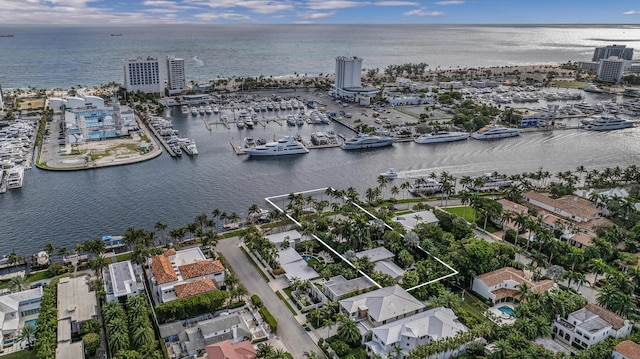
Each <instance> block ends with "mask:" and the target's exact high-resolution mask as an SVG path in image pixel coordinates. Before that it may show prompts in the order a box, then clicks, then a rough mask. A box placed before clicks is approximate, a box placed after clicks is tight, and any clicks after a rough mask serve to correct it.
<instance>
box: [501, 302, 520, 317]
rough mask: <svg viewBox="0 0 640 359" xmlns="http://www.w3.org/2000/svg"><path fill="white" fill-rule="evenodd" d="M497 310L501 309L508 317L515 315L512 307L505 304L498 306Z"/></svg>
mask: <svg viewBox="0 0 640 359" xmlns="http://www.w3.org/2000/svg"><path fill="white" fill-rule="evenodd" d="M498 310H499V311H501V312H502V313H504V314H506V315H508V316H510V317H515V316H516V313H515V312H514V311H513V309H512V308H511V307H508V306H506V305H504V306H502V307H500V308H498Z"/></svg>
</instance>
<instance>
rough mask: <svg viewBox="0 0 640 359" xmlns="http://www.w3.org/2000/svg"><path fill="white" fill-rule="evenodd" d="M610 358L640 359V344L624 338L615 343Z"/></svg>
mask: <svg viewBox="0 0 640 359" xmlns="http://www.w3.org/2000/svg"><path fill="white" fill-rule="evenodd" d="M611 359H640V345H638V344H636V343H634V342H632V341H631V340H624V341H621V342H620V343H618V345H616V348H615V349H614V351H613V354H612V355H611Z"/></svg>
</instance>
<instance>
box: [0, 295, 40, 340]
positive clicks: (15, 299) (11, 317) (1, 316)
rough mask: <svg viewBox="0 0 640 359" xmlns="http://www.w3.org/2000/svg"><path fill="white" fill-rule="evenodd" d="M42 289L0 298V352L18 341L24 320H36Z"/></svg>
mask: <svg viewBox="0 0 640 359" xmlns="http://www.w3.org/2000/svg"><path fill="white" fill-rule="evenodd" d="M41 300H42V287H39V288H35V289H28V290H23V291H21V292H17V293H10V294H6V295H3V296H0V351H2V348H4V347H5V346H6V345H10V344H13V343H15V342H16V341H17V339H18V332H19V330H20V328H21V327H22V326H23V325H24V322H25V320H30V319H36V318H38V313H39V312H40V302H41Z"/></svg>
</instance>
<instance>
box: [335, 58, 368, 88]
mask: <svg viewBox="0 0 640 359" xmlns="http://www.w3.org/2000/svg"><path fill="white" fill-rule="evenodd" d="M361 71H362V58H361V57H355V56H338V57H336V77H335V86H336V89H345V88H351V87H360V85H361V84H360V72H361Z"/></svg>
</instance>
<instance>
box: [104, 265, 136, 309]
mask: <svg viewBox="0 0 640 359" xmlns="http://www.w3.org/2000/svg"><path fill="white" fill-rule="evenodd" d="M102 278H103V281H104V290H105V292H106V294H107V298H106V299H107V302H111V301H114V300H118V299H120V298H125V299H126V298H127V297H131V296H135V295H137V294H138V293H140V290H141V289H142V286H141V285H140V284H139V283H138V277H136V275H135V273H134V272H133V265H132V264H131V261H124V262H117V263H112V264H109V267H108V268H107V270H106V271H105V272H104V273H103V275H102Z"/></svg>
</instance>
